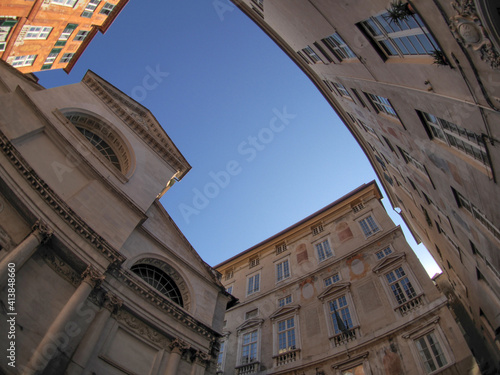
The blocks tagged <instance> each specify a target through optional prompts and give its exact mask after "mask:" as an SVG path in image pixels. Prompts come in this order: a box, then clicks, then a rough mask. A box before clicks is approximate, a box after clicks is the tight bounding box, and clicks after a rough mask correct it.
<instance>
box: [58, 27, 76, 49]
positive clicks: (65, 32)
mask: <svg viewBox="0 0 500 375" xmlns="http://www.w3.org/2000/svg"><path fill="white" fill-rule="evenodd" d="M77 27H78V25H76V24H73V23H70V24H68V26H66V28H65V29H64V30H63V32H62V33H61V36H60V37H59V39H58V41H66V40H68V39H69V37H70V36H71V34H72V33H73V31H74V30H75V29H76V28H77ZM56 44H57V43H56ZM65 44H66V43H63V44H57V45H65Z"/></svg>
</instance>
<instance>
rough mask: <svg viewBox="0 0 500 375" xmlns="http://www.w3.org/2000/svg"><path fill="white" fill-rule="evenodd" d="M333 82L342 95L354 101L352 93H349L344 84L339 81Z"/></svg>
mask: <svg viewBox="0 0 500 375" xmlns="http://www.w3.org/2000/svg"><path fill="white" fill-rule="evenodd" d="M332 83H333V86H334V87H335V89H336V90H337V92H338V93H339V95H340V96H341V97H343V98H346V99H349V100H352V101H354V100H353V98H352V96H351V94H349V91H347V89H346V88H345V86H344V85H343V84H341V83H338V82H332Z"/></svg>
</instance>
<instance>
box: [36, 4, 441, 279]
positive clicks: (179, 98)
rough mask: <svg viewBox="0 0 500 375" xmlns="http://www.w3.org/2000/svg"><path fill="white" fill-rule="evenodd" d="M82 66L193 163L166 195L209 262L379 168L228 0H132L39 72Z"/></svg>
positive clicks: (68, 79) (426, 260)
mask: <svg viewBox="0 0 500 375" xmlns="http://www.w3.org/2000/svg"><path fill="white" fill-rule="evenodd" d="M87 69H91V70H93V71H94V72H95V73H97V74H98V75H100V76H101V77H103V78H104V79H106V80H107V81H108V82H110V83H112V84H113V85H115V86H116V87H118V88H119V89H120V90H122V91H123V92H124V93H126V94H128V95H130V96H131V97H132V98H134V99H136V100H137V101H139V102H140V103H141V104H143V105H144V106H146V107H147V108H148V109H150V110H151V111H152V113H153V114H154V115H155V117H156V118H157V120H158V121H159V122H160V124H162V126H163V127H164V128H165V130H166V132H167V133H168V135H169V136H170V137H171V138H172V140H173V141H174V143H175V144H176V145H177V147H178V148H179V150H180V151H181V152H182V153H183V155H184V156H185V157H186V159H187V160H188V162H189V163H190V164H191V165H192V167H193V168H192V170H191V171H190V172H189V173H188V174H187V175H186V177H184V179H182V180H181V181H180V182H179V183H178V184H176V185H174V187H173V188H172V189H170V190H169V191H168V192H167V194H165V196H164V197H163V198H162V200H161V202H162V204H163V205H164V206H165V208H166V209H167V211H168V212H169V214H170V215H171V216H172V218H173V219H174V221H175V222H176V223H177V225H178V226H179V228H180V229H181V231H182V232H183V233H184V235H185V236H186V237H187V239H188V240H189V241H190V242H191V244H192V245H193V246H194V248H195V249H196V250H197V251H198V252H199V253H200V255H201V256H202V258H203V259H204V260H205V261H206V262H207V263H208V264H210V265H212V266H214V265H216V264H218V263H220V262H222V261H223V260H225V259H227V258H229V257H231V256H233V255H235V254H237V253H239V252H241V251H243V250H245V249H247V248H249V247H251V246H253V245H255V244H257V243H258V242H260V241H262V240H264V239H266V238H268V237H270V236H272V235H274V234H276V233H277V232H279V231H281V230H283V229H285V228H286V227H288V226H290V225H292V224H294V223H296V222H297V221H299V220H301V219H303V218H304V217H306V216H308V215H310V214H311V213H313V212H315V211H317V210H319V209H321V208H322V207H324V206H326V205H328V204H329V203H331V202H333V201H334V200H336V199H338V198H340V197H341V196H343V195H344V194H347V193H348V192H350V191H351V190H353V189H355V188H357V187H358V186H360V185H362V184H363V183H367V182H370V181H371V180H373V179H375V178H376V176H375V173H374V172H373V170H372V168H371V166H370V164H369V163H368V160H367V159H366V157H365V155H364V153H363V152H362V151H361V149H360V147H359V146H358V145H357V143H356V142H355V141H354V139H353V137H352V136H351V135H350V133H349V132H348V131H347V129H346V128H345V127H344V125H343V124H342V123H341V122H340V120H339V119H338V118H337V116H336V114H335V113H334V111H333V110H332V108H331V107H330V106H329V105H328V104H327V103H326V101H325V100H324V98H323V97H322V96H321V95H320V94H319V92H318V91H317V89H316V88H315V87H314V85H313V84H312V83H311V82H310V81H309V80H308V79H307V78H306V77H305V75H304V74H303V73H302V72H301V71H300V70H299V69H298V68H297V67H296V66H295V64H294V63H292V61H291V60H290V59H289V58H288V57H287V56H286V55H285V54H284V53H283V52H282V51H281V50H280V49H279V47H277V46H276V45H275V44H274V43H273V42H272V41H271V40H270V39H269V38H268V37H267V36H266V35H265V34H264V33H263V32H262V31H261V30H260V29H259V28H258V27H257V26H256V25H255V24H254V23H253V22H252V21H250V20H249V19H247V17H246V16H244V15H243V14H242V13H241V12H240V11H239V10H238V9H237V8H235V7H234V6H233V5H232V4H230V3H229V2H228V1H227V0H215V1H213V2H211V1H206V2H202V1H194V0H184V1H177V2H175V1H168V2H167V1H164V2H154V3H153V2H151V1H139V0H130V2H129V4H128V5H127V6H126V7H125V9H124V10H123V11H122V13H121V14H120V15H119V17H118V18H117V19H116V20H115V22H114V23H113V25H112V26H111V27H110V28H109V30H108V31H107V33H106V34H105V35H101V34H98V35H97V36H96V38H95V39H94V40H93V41H92V43H91V44H90V46H89V47H88V48H87V50H86V51H85V52H84V54H83V55H82V57H81V58H80V60H79V61H78V62H77V64H76V66H75V67H74V68H73V70H72V72H71V73H70V74H69V75H67V74H66V73H64V72H63V71H49V72H42V73H37V76H38V77H39V78H40V83H41V84H42V85H43V86H45V87H47V88H50V87H55V86H61V85H66V84H71V83H75V82H79V81H80V80H81V79H82V77H83V76H84V74H85V72H86V71H87ZM379 186H381V185H380V184H379ZM383 202H384V204H385V207H386V209H387V210H388V212H389V214H390V215H391V217H392V219H393V220H394V221H395V222H396V224H401V225H403V226H404V224H403V223H402V221H401V220H400V218H399V216H398V215H397V214H396V213H395V212H394V211H393V210H392V208H391V206H390V203H389V202H388V200H387V199H384V200H383ZM405 235H406V238H407V239H408V241H409V243H410V244H411V245H412V247H413V248H414V249H415V250H416V252H417V255H418V256H419V258H420V259H421V261H422V263H423V264H424V266H425V267H426V269H427V272H428V273H429V274H430V275H431V276H432V275H433V274H435V273H436V272H439V268H438V267H437V265H436V264H435V262H434V261H433V260H432V258H431V257H430V255H428V253H427V252H426V250H425V248H423V246H422V245H419V246H416V244H415V242H414V240H413V238H412V237H411V235H410V234H409V232H408V231H406V230H405Z"/></svg>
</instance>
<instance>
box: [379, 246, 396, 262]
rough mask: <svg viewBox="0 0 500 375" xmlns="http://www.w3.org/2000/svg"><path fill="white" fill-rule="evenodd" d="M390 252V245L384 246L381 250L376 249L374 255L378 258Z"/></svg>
mask: <svg viewBox="0 0 500 375" xmlns="http://www.w3.org/2000/svg"><path fill="white" fill-rule="evenodd" d="M391 253H392V249H391V248H390V247H386V248H385V249H383V250H380V251H377V252H376V253H375V255H376V256H377V259H378V260H380V259H382V258H385V257H386V256H387V255H389V254H391Z"/></svg>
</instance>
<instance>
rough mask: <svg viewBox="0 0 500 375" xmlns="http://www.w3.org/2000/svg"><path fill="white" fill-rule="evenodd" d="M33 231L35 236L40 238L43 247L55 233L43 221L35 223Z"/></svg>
mask: <svg viewBox="0 0 500 375" xmlns="http://www.w3.org/2000/svg"><path fill="white" fill-rule="evenodd" d="M31 230H32V231H33V234H34V235H35V236H37V237H38V239H39V240H40V243H41V244H42V245H43V244H44V243H46V242H47V241H48V240H50V237H52V234H53V233H54V232H53V231H52V229H50V228H49V226H48V225H47V224H46V223H45V222H44V221H43V220H37V221H35V224H33V226H32V227H31Z"/></svg>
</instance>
